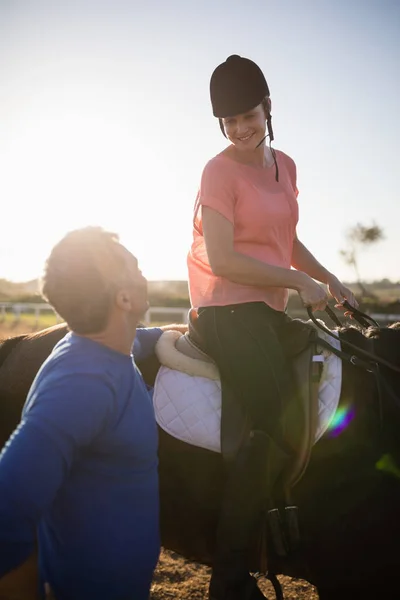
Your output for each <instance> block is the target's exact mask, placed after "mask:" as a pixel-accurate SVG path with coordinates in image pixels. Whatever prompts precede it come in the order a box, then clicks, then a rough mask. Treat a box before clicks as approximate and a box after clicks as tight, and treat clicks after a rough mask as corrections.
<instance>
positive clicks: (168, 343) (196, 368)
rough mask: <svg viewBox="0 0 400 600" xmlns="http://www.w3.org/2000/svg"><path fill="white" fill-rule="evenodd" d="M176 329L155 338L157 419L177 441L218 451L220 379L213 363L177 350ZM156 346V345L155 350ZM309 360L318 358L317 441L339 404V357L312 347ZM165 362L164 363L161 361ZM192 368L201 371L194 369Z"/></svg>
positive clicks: (338, 346) (334, 342) (154, 397)
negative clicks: (314, 350)
mask: <svg viewBox="0 0 400 600" xmlns="http://www.w3.org/2000/svg"><path fill="white" fill-rule="evenodd" d="M318 334H319V336H320V337H324V338H325V339H326V340H327V341H329V343H330V344H331V345H332V346H333V347H335V348H337V349H338V350H340V342H339V340H336V339H333V338H332V337H330V336H328V334H325V333H324V332H321V331H320V330H318ZM180 335H181V334H180V333H178V332H175V331H166V332H164V333H163V335H162V336H161V338H160V339H159V341H158V343H157V347H156V352H157V355H158V358H159V360H160V362H161V363H164V364H162V366H161V368H160V369H159V372H158V374H157V378H156V382H155V387H154V395H153V402H154V409H155V414H156V420H157V423H158V424H159V426H160V427H161V428H162V429H163V430H164V431H166V432H167V433H168V434H169V435H171V436H173V437H175V438H177V439H178V440H181V441H182V442H186V443H188V444H192V445H194V446H199V447H200V448H206V449H207V450H211V451H213V452H221V442H220V429H221V383H220V381H219V379H218V371H217V369H216V366H215V364H213V363H204V362H202V361H199V360H195V359H192V358H189V357H186V356H184V355H183V354H181V353H180V352H178V351H177V350H176V349H175V342H176V340H177V339H178V338H179V337H180ZM168 347H169V348H170V350H171V351H169V350H168ZM160 348H161V349H162V351H159V350H160ZM166 356H168V359H166ZM314 360H317V361H323V370H322V376H321V382H320V387H319V420H318V427H317V431H316V436H315V442H317V441H318V440H319V439H320V438H321V437H322V435H323V434H324V433H325V431H326V430H327V429H328V427H329V424H330V422H331V421H332V419H333V417H334V415H335V412H336V410H337V407H338V404H339V397H340V391H341V386H342V361H341V360H340V359H339V358H338V357H337V356H335V354H333V353H331V352H329V351H328V350H326V349H323V348H318V355H316V356H314ZM165 363H168V365H169V366H165ZM171 367H174V368H171ZM178 369H179V370H178ZM183 371H186V372H183ZM198 372H200V373H201V374H200V375H198V374H197V373H198Z"/></svg>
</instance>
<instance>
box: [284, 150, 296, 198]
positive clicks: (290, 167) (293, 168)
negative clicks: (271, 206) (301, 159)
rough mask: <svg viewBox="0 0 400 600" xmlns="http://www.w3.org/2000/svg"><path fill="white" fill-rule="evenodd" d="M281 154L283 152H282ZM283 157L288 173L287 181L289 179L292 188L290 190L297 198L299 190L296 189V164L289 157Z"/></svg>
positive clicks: (285, 155)
mask: <svg viewBox="0 0 400 600" xmlns="http://www.w3.org/2000/svg"><path fill="white" fill-rule="evenodd" d="M282 154H283V152H282ZM284 157H285V161H286V167H287V170H288V173H289V179H290V184H291V186H292V189H293V191H294V193H295V195H296V198H297V196H298V195H299V190H298V188H297V169H296V163H295V162H294V160H293V159H292V158H290V156H287V154H284Z"/></svg>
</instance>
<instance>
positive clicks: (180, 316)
mask: <svg viewBox="0 0 400 600" xmlns="http://www.w3.org/2000/svg"><path fill="white" fill-rule="evenodd" d="M188 310H189V309H188V308H187V307H179V308H178V307H171V306H151V307H150V308H149V309H148V311H147V312H146V314H145V316H144V319H143V322H144V324H145V325H150V324H151V323H154V322H156V323H157V322H165V323H171V322H176V323H187V319H188ZM23 314H27V315H32V316H33V318H34V321H35V325H36V326H38V325H39V322H40V317H41V315H42V314H53V315H55V317H56V321H57V323H60V322H61V321H62V319H61V317H59V315H58V314H57V313H56V312H55V310H54V309H53V307H52V306H50V304H46V303H44V302H43V303H40V304H36V303H22V302H21V303H14V302H0V322H1V321H4V320H5V319H6V315H11V318H12V322H13V324H17V323H18V322H19V321H20V320H21V316H22V315H23Z"/></svg>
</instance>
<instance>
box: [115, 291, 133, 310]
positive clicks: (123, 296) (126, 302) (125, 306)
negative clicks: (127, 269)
mask: <svg viewBox="0 0 400 600" xmlns="http://www.w3.org/2000/svg"><path fill="white" fill-rule="evenodd" d="M115 303H116V305H117V306H118V308H121V309H122V310H131V308H132V302H131V299H130V296H129V294H128V292H127V291H125V290H118V292H117V294H116V296H115Z"/></svg>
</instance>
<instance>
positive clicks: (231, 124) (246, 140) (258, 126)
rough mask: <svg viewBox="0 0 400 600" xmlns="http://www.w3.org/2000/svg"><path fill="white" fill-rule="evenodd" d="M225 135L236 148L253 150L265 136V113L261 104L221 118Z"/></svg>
mask: <svg viewBox="0 0 400 600" xmlns="http://www.w3.org/2000/svg"><path fill="white" fill-rule="evenodd" d="M222 124H223V126H224V129H225V134H226V137H227V138H228V139H229V141H230V142H232V144H234V146H235V147H236V148H237V150H244V151H246V150H254V148H256V146H257V144H258V143H259V142H260V141H261V140H262V138H263V137H264V136H265V128H266V115H265V109H264V106H263V104H259V105H258V106H256V107H255V108H253V109H252V110H249V111H247V112H245V113H243V114H240V115H235V116H234V117H226V118H224V119H222Z"/></svg>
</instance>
